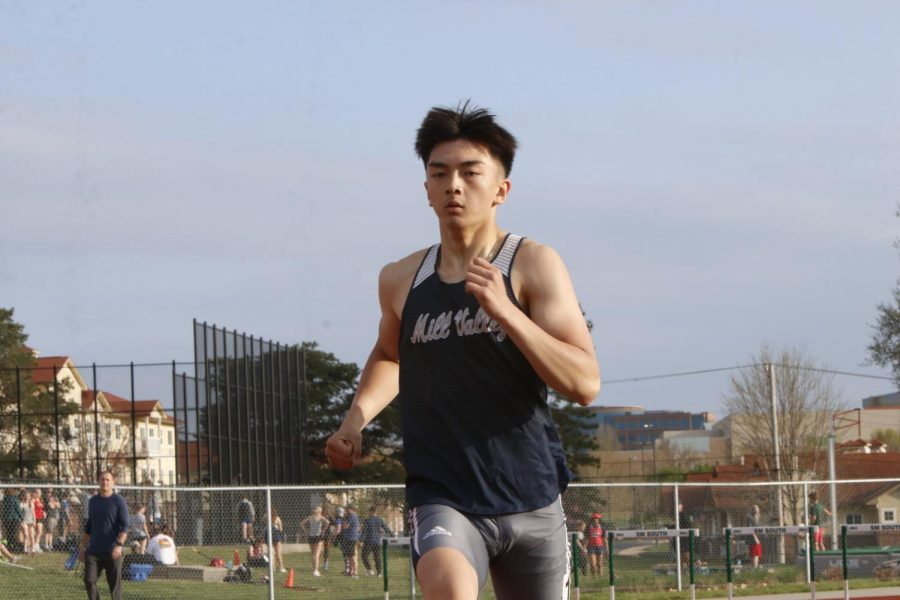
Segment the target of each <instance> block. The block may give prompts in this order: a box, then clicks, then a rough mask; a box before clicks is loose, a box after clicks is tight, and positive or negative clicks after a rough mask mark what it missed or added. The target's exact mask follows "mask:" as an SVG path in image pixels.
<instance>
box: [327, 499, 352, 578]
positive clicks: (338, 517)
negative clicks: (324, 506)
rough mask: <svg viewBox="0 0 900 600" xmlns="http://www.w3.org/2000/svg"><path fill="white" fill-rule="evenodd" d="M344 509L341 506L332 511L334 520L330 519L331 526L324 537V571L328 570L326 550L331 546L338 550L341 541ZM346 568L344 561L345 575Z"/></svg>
mask: <svg viewBox="0 0 900 600" xmlns="http://www.w3.org/2000/svg"><path fill="white" fill-rule="evenodd" d="M344 525H345V520H344V508H343V507H342V506H338V507H337V508H335V509H334V518H333V519H331V526H330V527H329V528H328V531H327V533H326V535H325V570H326V571H327V570H328V549H329V548H331V547H332V546H338V548H340V545H341V540H343V539H344V538H343V535H342V534H343V533H344ZM347 570H348V566H347V561H346V559H345V560H344V574H346V573H347Z"/></svg>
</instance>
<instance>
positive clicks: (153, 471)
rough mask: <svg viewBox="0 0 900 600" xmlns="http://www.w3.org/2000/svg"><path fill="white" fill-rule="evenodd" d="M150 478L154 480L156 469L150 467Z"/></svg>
mask: <svg viewBox="0 0 900 600" xmlns="http://www.w3.org/2000/svg"><path fill="white" fill-rule="evenodd" d="M150 479H151V480H152V481H156V469H150Z"/></svg>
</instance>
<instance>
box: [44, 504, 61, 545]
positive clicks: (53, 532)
mask: <svg viewBox="0 0 900 600" xmlns="http://www.w3.org/2000/svg"><path fill="white" fill-rule="evenodd" d="M46 505H47V506H46V513H47V518H46V520H45V522H44V539H43V540H42V543H43V546H44V550H46V551H47V552H50V551H51V550H53V547H54V544H55V543H56V536H57V535H58V534H59V523H60V515H61V513H62V506H60V504H59V498H57V497H56V494H53V493H51V494H50V495H49V496H47V501H46Z"/></svg>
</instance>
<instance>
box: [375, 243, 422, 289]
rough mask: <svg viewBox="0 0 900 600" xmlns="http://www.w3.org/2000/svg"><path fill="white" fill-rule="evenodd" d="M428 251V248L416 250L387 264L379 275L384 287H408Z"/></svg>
mask: <svg viewBox="0 0 900 600" xmlns="http://www.w3.org/2000/svg"><path fill="white" fill-rule="evenodd" d="M427 252H428V248H423V249H421V250H416V251H415V252H413V253H412V254H410V255H408V256H405V257H403V258H401V259H400V260H397V261H394V262H390V263H388V264H386V265H385V266H384V267H383V268H382V269H381V273H380V274H379V276H378V279H379V282H380V285H381V287H382V289H387V290H396V289H404V290H405V289H408V288H409V285H411V284H412V279H413V277H415V275H416V271H417V270H418V268H419V265H421V264H422V260H424V258H425V254H426V253H427Z"/></svg>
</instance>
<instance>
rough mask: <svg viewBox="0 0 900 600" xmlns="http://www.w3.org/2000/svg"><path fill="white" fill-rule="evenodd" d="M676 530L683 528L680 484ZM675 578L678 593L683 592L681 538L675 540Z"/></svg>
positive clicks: (676, 498)
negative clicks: (680, 507) (679, 508)
mask: <svg viewBox="0 0 900 600" xmlns="http://www.w3.org/2000/svg"><path fill="white" fill-rule="evenodd" d="M674 496H675V529H680V528H681V515H680V514H679V511H678V506H679V505H680V504H681V499H680V497H679V495H678V484H677V483H676V484H675V494H674ZM675 577H676V579H677V581H678V591H679V592H680V591H681V537H680V536H679V537H676V538H675Z"/></svg>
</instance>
